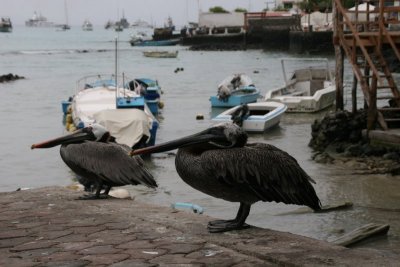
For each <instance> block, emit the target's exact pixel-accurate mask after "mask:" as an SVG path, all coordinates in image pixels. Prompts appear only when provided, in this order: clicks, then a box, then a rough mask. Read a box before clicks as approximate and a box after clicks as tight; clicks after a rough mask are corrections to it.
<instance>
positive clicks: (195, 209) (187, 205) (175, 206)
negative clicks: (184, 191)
mask: <svg viewBox="0 0 400 267" xmlns="http://www.w3.org/2000/svg"><path fill="white" fill-rule="evenodd" d="M171 208H173V209H178V208H183V209H191V210H193V212H194V213H198V214H202V213H203V211H204V210H203V208H202V207H200V206H199V205H196V204H192V203H185V202H175V203H173V204H171Z"/></svg>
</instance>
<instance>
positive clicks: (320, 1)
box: [299, 0, 355, 13]
mask: <svg viewBox="0 0 400 267" xmlns="http://www.w3.org/2000/svg"><path fill="white" fill-rule="evenodd" d="M332 1H334V0H303V2H300V3H299V7H300V9H301V10H303V11H305V12H306V13H312V12H314V11H320V12H325V11H326V10H328V11H332ZM341 2H342V5H343V6H344V7H345V8H350V7H353V6H354V5H355V0H341Z"/></svg>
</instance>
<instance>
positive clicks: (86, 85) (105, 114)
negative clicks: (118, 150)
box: [62, 75, 159, 147]
mask: <svg viewBox="0 0 400 267" xmlns="http://www.w3.org/2000/svg"><path fill="white" fill-rule="evenodd" d="M125 79H126V77H124V76H121V77H118V76H115V75H91V76H85V77H83V78H81V79H79V80H78V81H77V88H76V92H75V94H74V95H73V96H72V97H71V98H70V99H68V101H63V103H62V107H63V112H64V113H65V114H66V128H67V130H69V131H74V130H75V129H80V128H83V127H87V126H89V125H90V124H92V123H100V124H102V125H103V126H104V127H106V128H107V130H108V131H109V132H110V133H111V135H112V136H113V137H114V138H115V141H116V142H117V143H120V144H126V145H128V146H129V147H143V146H146V145H154V144H155V138H156V132H157V129H158V125H159V123H158V121H157V119H156V118H155V117H154V115H153V114H152V112H151V110H150V109H149V107H148V106H147V104H146V102H145V98H144V96H142V95H140V94H138V93H137V92H135V90H132V89H131V88H130V87H129V85H127V84H128V83H125ZM119 81H120V82H121V84H126V85H125V86H122V85H120V84H119Z"/></svg>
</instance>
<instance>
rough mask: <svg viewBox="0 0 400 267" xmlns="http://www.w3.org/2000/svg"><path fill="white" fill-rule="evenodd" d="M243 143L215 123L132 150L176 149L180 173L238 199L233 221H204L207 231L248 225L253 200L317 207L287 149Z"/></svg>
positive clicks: (232, 128) (234, 130)
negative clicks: (163, 141)
mask: <svg viewBox="0 0 400 267" xmlns="http://www.w3.org/2000/svg"><path fill="white" fill-rule="evenodd" d="M246 143H247V134H246V132H245V131H244V130H243V129H242V128H241V127H239V126H237V125H235V124H232V123H224V124H218V125H215V126H213V127H211V128H209V129H207V130H205V131H202V132H200V133H197V134H194V135H191V136H187V137H184V138H181V139H177V140H175V141H171V142H166V143H164V144H159V145H156V146H152V147H147V148H142V149H137V150H133V151H132V152H131V155H140V154H149V153H156V152H163V151H168V150H172V149H175V148H179V149H178V152H177V155H176V158H175V166H176V170H177V172H178V174H179V176H180V177H181V178H182V179H183V180H184V181H185V182H186V183H187V184H189V185H190V186H192V187H193V188H195V189H197V190H199V191H201V192H203V193H206V194H208V195H211V196H214V197H217V198H222V199H224V200H227V201H231V202H240V208H239V211H238V213H237V216H236V218H235V219H233V220H217V221H211V222H209V223H208V230H209V232H224V231H230V230H235V229H242V228H247V227H248V225H247V224H245V220H246V218H247V216H248V215H249V213H250V207H251V205H252V204H254V203H255V202H257V201H260V200H261V201H275V202H283V203H286V204H297V205H306V206H309V207H311V208H312V209H314V210H319V209H320V208H321V207H320V205H321V204H320V201H319V199H318V196H317V195H316V193H315V190H314V188H313V187H312V185H311V183H310V182H313V183H315V182H314V181H313V180H312V179H311V178H310V176H308V175H307V173H306V172H305V171H304V170H303V169H302V168H301V167H300V166H299V164H298V163H297V161H296V160H295V159H294V158H293V157H292V156H290V155H289V154H288V153H286V152H284V151H282V150H280V149H278V148H276V147H274V146H272V145H269V144H263V143H253V144H246Z"/></svg>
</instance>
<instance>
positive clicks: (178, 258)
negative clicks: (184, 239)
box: [150, 254, 196, 264]
mask: <svg viewBox="0 0 400 267" xmlns="http://www.w3.org/2000/svg"><path fill="white" fill-rule="evenodd" d="M195 261H196V260H195V259H190V258H185V254H165V255H162V256H160V257H156V258H154V259H152V260H150V262H151V263H163V264H186V263H195Z"/></svg>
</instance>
